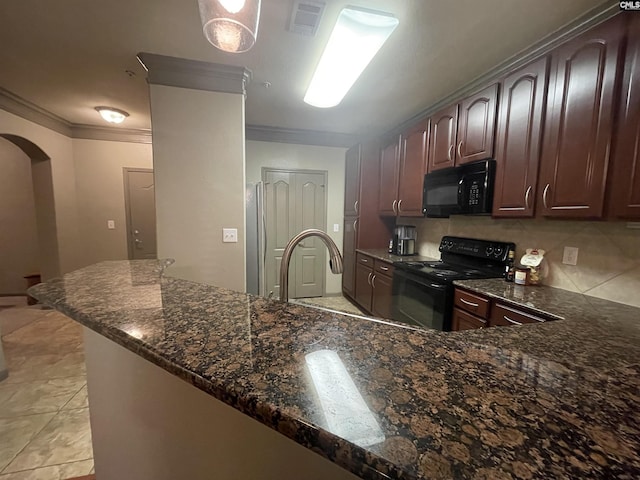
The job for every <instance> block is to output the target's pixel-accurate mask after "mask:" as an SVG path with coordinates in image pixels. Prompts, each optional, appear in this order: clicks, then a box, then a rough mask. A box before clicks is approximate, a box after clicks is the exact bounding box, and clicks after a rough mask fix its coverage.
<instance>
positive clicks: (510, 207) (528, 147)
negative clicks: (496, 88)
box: [493, 57, 549, 217]
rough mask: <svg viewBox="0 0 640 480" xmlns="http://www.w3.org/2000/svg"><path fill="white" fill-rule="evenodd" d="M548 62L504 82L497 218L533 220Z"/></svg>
mask: <svg viewBox="0 0 640 480" xmlns="http://www.w3.org/2000/svg"><path fill="white" fill-rule="evenodd" d="M548 66H549V58H548V57H544V58H541V59H539V60H536V61H535V62H533V63H531V64H530V65H527V66H526V67H523V68H521V69H519V70H517V71H515V72H513V73H511V74H510V75H508V76H507V77H506V78H505V79H504V80H503V81H502V88H501V89H500V92H501V93H500V114H499V119H498V132H497V141H496V162H497V169H496V183H495V190H494V195H493V216H494V217H532V216H533V212H534V207H535V205H534V201H535V197H536V188H537V182H538V165H539V162H540V142H541V140H542V122H543V119H544V108H545V103H546V95H547V78H548Z"/></svg>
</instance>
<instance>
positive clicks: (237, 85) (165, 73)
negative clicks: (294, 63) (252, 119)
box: [138, 52, 252, 95]
mask: <svg viewBox="0 0 640 480" xmlns="http://www.w3.org/2000/svg"><path fill="white" fill-rule="evenodd" d="M138 61H139V62H140V63H141V64H142V66H143V67H144V68H145V70H146V71H147V82H148V83H150V84H152V85H166V86H169V87H182V88H191V89H194V90H206V91H210V92H224V93H240V94H242V95H246V93H247V92H246V86H247V85H248V84H249V82H250V81H251V77H252V73H251V70H249V69H247V68H245V67H236V66H233V65H224V64H222V63H212V62H203V61H200V60H189V59H186V58H178V57H168V56H165V55H157V54H155V53H147V52H140V53H138Z"/></svg>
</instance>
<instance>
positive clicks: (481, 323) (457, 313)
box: [451, 308, 487, 332]
mask: <svg viewBox="0 0 640 480" xmlns="http://www.w3.org/2000/svg"><path fill="white" fill-rule="evenodd" d="M486 326H487V321H486V320H484V319H483V318H480V317H476V316H475V315H471V314H469V313H467V312H464V311H462V310H460V309H459V308H454V309H453V318H452V320H451V331H452V332H459V331H460V330H473V329H476V328H484V327H486Z"/></svg>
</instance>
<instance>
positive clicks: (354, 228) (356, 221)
mask: <svg viewBox="0 0 640 480" xmlns="http://www.w3.org/2000/svg"><path fill="white" fill-rule="evenodd" d="M353 231H354V232H357V231H358V219H357V218H356V219H355V220H354V221H353Z"/></svg>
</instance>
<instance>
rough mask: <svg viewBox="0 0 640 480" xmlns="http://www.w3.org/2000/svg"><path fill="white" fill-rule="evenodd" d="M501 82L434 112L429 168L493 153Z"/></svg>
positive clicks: (487, 156) (458, 163)
mask: <svg viewBox="0 0 640 480" xmlns="http://www.w3.org/2000/svg"><path fill="white" fill-rule="evenodd" d="M497 105H498V84H497V83H496V84H493V85H490V86H489V87H486V88H484V89H483V90H481V91H479V92H477V93H476V94H474V95H470V96H468V97H467V98H465V99H464V100H462V101H461V102H460V103H459V104H456V105H452V106H450V107H447V108H444V109H442V110H440V111H439V112H437V113H435V114H433V115H432V116H431V118H430V127H429V139H430V140H429V154H428V162H427V171H429V172H432V171H434V170H439V169H441V168H446V167H453V166H454V165H462V164H463V163H469V162H474V161H476V160H483V159H486V158H491V157H493V147H494V140H495V128H496V120H497V116H498V109H497Z"/></svg>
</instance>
